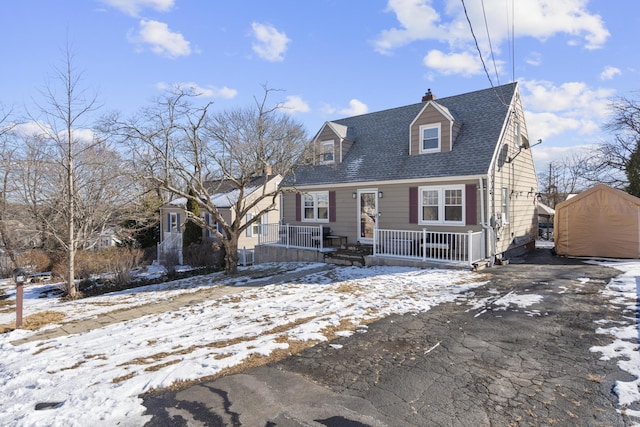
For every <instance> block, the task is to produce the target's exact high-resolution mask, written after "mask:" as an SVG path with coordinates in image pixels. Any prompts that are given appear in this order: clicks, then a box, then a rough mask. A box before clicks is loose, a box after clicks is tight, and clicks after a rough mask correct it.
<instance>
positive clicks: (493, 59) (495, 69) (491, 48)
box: [462, 0, 500, 85]
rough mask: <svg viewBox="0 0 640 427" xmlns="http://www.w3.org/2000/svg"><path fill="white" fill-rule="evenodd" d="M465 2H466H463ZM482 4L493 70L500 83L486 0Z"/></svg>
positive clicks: (481, 0)
mask: <svg viewBox="0 0 640 427" xmlns="http://www.w3.org/2000/svg"><path fill="white" fill-rule="evenodd" d="M462 3H463V4H464V2H462ZM480 3H481V4H482V15H483V16H484V27H485V28H486V30H487V40H489V51H490V52H491V61H492V62H493V71H494V72H495V73H496V81H497V82H498V85H500V76H499V75H498V67H497V66H496V58H495V56H494V54H493V46H492V45H491V35H490V34H489V23H488V22H487V12H486V10H485V8H484V0H480Z"/></svg>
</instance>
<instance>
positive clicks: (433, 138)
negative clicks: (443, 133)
mask: <svg viewBox="0 0 640 427" xmlns="http://www.w3.org/2000/svg"><path fill="white" fill-rule="evenodd" d="M439 151H440V123H437V124H434V125H422V126H420V152H421V153H435V152H439Z"/></svg>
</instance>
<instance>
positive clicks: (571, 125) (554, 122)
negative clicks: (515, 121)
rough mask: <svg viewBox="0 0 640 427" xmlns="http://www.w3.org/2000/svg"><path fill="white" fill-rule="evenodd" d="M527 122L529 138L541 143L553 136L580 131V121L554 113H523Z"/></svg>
mask: <svg viewBox="0 0 640 427" xmlns="http://www.w3.org/2000/svg"><path fill="white" fill-rule="evenodd" d="M525 118H526V121H527V132H528V134H529V136H530V137H531V138H534V139H535V140H536V141H537V140H538V139H542V140H543V141H544V140H546V139H547V138H549V137H552V136H554V135H559V134H561V133H563V132H566V131H574V130H577V129H580V125H581V123H580V120H577V119H574V118H570V117H563V116H562V115H559V114H554V113H533V112H531V111H525Z"/></svg>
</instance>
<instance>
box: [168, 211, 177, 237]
mask: <svg viewBox="0 0 640 427" xmlns="http://www.w3.org/2000/svg"><path fill="white" fill-rule="evenodd" d="M178 226H179V224H178V214H177V213H175V212H171V213H170V214H169V231H170V232H171V233H178V232H179V231H180V230H179V228H178Z"/></svg>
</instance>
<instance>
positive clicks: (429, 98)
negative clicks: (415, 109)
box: [422, 89, 436, 102]
mask: <svg viewBox="0 0 640 427" xmlns="http://www.w3.org/2000/svg"><path fill="white" fill-rule="evenodd" d="M434 99H436V96H435V95H434V94H432V93H431V89H429V90H427V93H425V94H424V96H423V97H422V102H427V101H433V100H434Z"/></svg>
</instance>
